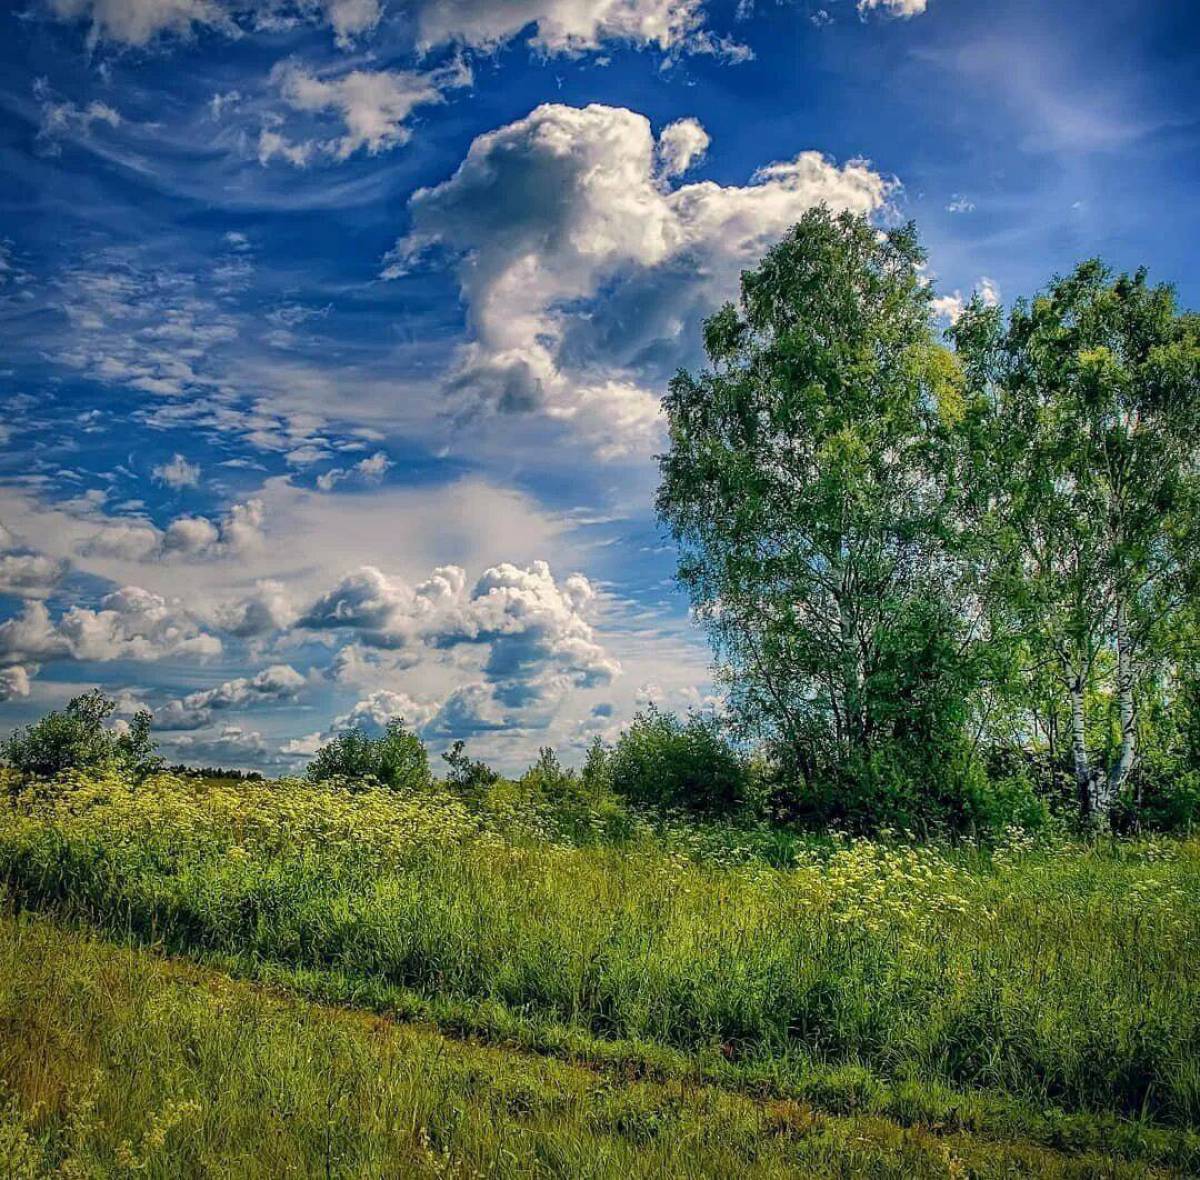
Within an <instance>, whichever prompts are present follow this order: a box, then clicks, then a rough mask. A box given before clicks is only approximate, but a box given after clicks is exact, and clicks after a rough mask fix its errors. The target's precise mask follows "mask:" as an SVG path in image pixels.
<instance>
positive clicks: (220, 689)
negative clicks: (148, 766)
mask: <svg viewBox="0 0 1200 1180" xmlns="http://www.w3.org/2000/svg"><path fill="white" fill-rule="evenodd" d="M306 683H307V681H306V680H305V678H304V677H303V676H302V675H301V674H300V673H299V672H297V671H296V669H295V668H293V667H292V666H291V665H290V664H272V665H271V666H270V667H269V668H264V669H263V670H262V671H261V672H259V673H257V674H256V675H254V676H239V677H238V678H237V679H235V680H227V681H225V683H224V684H220V685H218V686H217V687H216V688H210V689H205V690H204V691H202V692H193V693H189V694H188V695H187V696H185V697H180V698H179V699H177V700H173V701H170V702H168V703H167V704H166V705H164V706H162V707H161V708H159V709H156V710H155V711H154V724H155V725H156V726H158V728H160V729H167V730H185V729H202V728H204V726H206V725H208V724H210V723H211V722H212V717H213V713H214V712H218V711H220V710H222V709H233V708H241V709H244V708H249V707H252V706H254V705H258V704H263V703H268V702H279V701H293V700H295V699H296V696H297V695H298V694H299V692H300V690H301V689H302V688H303V687H304V686H305V684H306Z"/></svg>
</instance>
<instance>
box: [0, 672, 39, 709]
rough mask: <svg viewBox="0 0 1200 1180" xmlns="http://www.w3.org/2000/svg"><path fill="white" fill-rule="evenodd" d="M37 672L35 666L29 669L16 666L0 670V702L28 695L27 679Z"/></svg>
mask: <svg viewBox="0 0 1200 1180" xmlns="http://www.w3.org/2000/svg"><path fill="white" fill-rule="evenodd" d="M36 672H37V665H36V664H34V665H33V666H32V667H31V668H26V667H23V666H22V665H21V664H16V665H14V666H13V667H10V668H0V701H10V700H12V699H13V697H27V696H28V695H29V679H30V677H31V676H32V675H34V674H35V673H36Z"/></svg>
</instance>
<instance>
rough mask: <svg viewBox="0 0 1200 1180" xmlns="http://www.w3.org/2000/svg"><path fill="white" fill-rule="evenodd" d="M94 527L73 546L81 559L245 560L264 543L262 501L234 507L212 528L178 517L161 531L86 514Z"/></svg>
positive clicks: (203, 519) (146, 524)
mask: <svg viewBox="0 0 1200 1180" xmlns="http://www.w3.org/2000/svg"><path fill="white" fill-rule="evenodd" d="M88 518H90V519H92V520H94V521H95V522H96V524H97V526H98V527H97V528H96V529H95V531H94V532H92V533H91V535H90V536H87V537H86V538H84V539H83V540H82V541H81V543H80V544H79V546H78V550H77V552H78V553H79V555H80V556H85V557H86V556H100V557H114V558H119V559H122V560H124V561H137V562H149V561H156V562H157V561H164V560H170V559H172V558H178V559H182V560H192V561H198V560H205V561H213V560H229V559H233V558H239V557H244V556H245V555H246V554H248V553H252V552H253V551H254V550H256V549H257V548H259V546H260V545H261V544H262V541H263V529H262V526H263V518H264V510H263V503H262V501H261V500H248V501H247V502H246V503H244V504H234V505H232V506H231V507H230V509H229V511H228V512H227V513H226V514H225V516H224V517H222V518H221V520H220V521H219V522H218V523H216V524H214V523H213V522H212V521H211V520H209V519H208V518H207V517H203V516H180V517H177V518H176V519H175V520H173V521H171V522H170V523H169V524H168V525H167V527H166V528H165V529H160V528H158V527H157V526H156V525H154V524H152V523H151V522H150V521H148V520H143V519H138V518H131V519H127V520H124V519H120V518H112V517H103V516H100V515H99V514H96V513H94V512H93V513H91V514H90V515H89V517H88Z"/></svg>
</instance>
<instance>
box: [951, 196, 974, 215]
mask: <svg viewBox="0 0 1200 1180" xmlns="http://www.w3.org/2000/svg"><path fill="white" fill-rule="evenodd" d="M946 212H947V213H974V212H975V202H974V201H972V200H971V199H970V198H969V197H964V196H962V195H960V194H959V193H955V194H954V196H953V197H951V199H950V203H949V204H948V205H947V206H946Z"/></svg>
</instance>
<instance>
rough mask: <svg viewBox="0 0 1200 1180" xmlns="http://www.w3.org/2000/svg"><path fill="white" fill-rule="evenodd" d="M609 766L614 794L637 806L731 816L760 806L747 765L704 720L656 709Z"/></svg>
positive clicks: (628, 732) (640, 718) (634, 727)
mask: <svg viewBox="0 0 1200 1180" xmlns="http://www.w3.org/2000/svg"><path fill="white" fill-rule="evenodd" d="M607 762H608V765H607V772H608V779H609V782H610V783H611V786H612V789H613V791H615V792H616V793H617V794H618V795H621V796H623V797H624V798H626V799H629V800H630V801H632V802H634V803H649V804H652V805H654V806H657V807H680V808H684V809H686V810H688V811H692V812H696V813H697V814H702V815H729V814H732V813H734V812H739V811H745V810H747V809H751V808H753V807H754V806H756V804H757V802H758V800H757V797H756V792H755V791H754V789H753V784H752V781H751V777H750V774H749V772H748V770H747V767H746V765H745V763H744V762H743V761H742V759H741V758H740V757H739V755H738V753H737V751H736V750H734V748H733V747H732V746H731V745H730V744H729V742H728V741H726V740H725V738H724V737H723V736H722V735H721V733H720V732H719V730H718V729H717V726H716V723H715V722H714V721H712V720H710V719H707V718H704V717H699V716H695V715H693V716H691V717H689V718H688V719H687V721H681V720H680V719H679V718H678V717H676V716H675V715H674V714H673V713H666V712H663V711H662V710H661V709H658V708H656V707H655V706H654V705H651V706H650V707H649V708H648V709H646V710H645V711H644V712H641V713H638V714H637V715H636V716H635V717H634V719H633V721H632V722H630V724H629V728H628V729H625V730H624V731H623V732H622V733H621V736H620V737H619V738H618V739H617V743H616V746H615V747H614V748H613V750H612V752H611V753H610V754H609V755H608V759H607ZM593 773H595V771H594V770H593Z"/></svg>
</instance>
